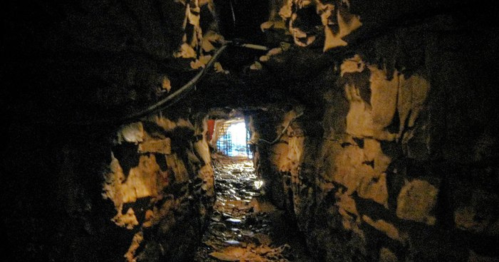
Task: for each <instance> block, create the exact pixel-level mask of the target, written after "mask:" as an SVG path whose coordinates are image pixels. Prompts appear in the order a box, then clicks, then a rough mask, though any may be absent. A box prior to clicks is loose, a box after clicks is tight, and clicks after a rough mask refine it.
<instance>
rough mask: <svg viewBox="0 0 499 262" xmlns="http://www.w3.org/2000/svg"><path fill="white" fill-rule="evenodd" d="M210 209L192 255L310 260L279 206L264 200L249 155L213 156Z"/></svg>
mask: <svg viewBox="0 0 499 262" xmlns="http://www.w3.org/2000/svg"><path fill="white" fill-rule="evenodd" d="M213 165H214V168H215V190H216V194H217V198H216V202H215V205H214V212H213V214H212V215H211V217H210V221H209V226H208V229H207V231H206V232H205V234H204V236H203V240H202V242H203V244H202V245H201V246H200V247H199V248H198V250H197V252H196V254H195V261H197V262H205V261H208V262H210V261H255V262H258V261H304V262H307V261H313V260H312V259H311V258H310V257H309V256H308V255H307V254H306V252H305V246H304V243H302V241H303V238H301V237H300V236H299V234H298V231H297V229H296V228H294V227H292V226H291V224H290V223H289V222H288V221H287V220H286V219H285V214H284V212H283V211H281V210H278V209H276V208H275V207H274V206H273V205H272V204H271V203H269V202H268V201H266V200H265V196H264V192H263V191H262V190H261V186H262V184H261V182H262V181H261V180H259V179H258V178H257V176H256V175H255V170H254V168H253V163H252V161H251V160H237V159H233V158H227V157H222V158H218V159H216V160H214V162H213Z"/></svg>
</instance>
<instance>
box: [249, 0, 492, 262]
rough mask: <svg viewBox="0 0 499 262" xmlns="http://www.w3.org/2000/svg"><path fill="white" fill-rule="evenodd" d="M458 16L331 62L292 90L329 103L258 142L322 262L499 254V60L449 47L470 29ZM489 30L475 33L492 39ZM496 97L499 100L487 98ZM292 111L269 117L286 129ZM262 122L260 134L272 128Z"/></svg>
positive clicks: (278, 190)
mask: <svg viewBox="0 0 499 262" xmlns="http://www.w3.org/2000/svg"><path fill="white" fill-rule="evenodd" d="M289 3H291V1H290V2H289ZM309 4H310V3H309ZM350 8H352V9H354V8H355V3H353V5H352V6H350ZM295 10H296V9H295ZM356 10H358V9H356ZM380 12H381V11H380ZM359 16H360V17H361V18H362V17H365V16H363V13H362V12H359ZM385 18H386V17H385ZM453 19H454V18H452V17H448V16H445V15H443V16H438V15H437V16H435V17H433V18H430V19H429V20H428V21H426V22H425V23H421V24H417V25H412V26H406V27H402V28H399V29H394V30H393V31H391V32H390V33H388V34H386V35H383V36H380V37H377V38H373V39H370V40H369V41H367V42H364V43H362V44H360V45H358V46H356V48H355V49H352V50H350V51H351V53H350V54H348V55H344V56H341V57H340V58H333V59H339V60H340V61H337V63H336V64H335V65H331V66H330V67H326V68H325V69H324V70H329V71H327V73H321V74H317V75H315V77H312V79H310V78H307V79H306V80H303V81H298V83H295V84H293V83H290V85H291V86H290V87H289V89H290V90H295V89H303V88H309V87H311V86H316V87H317V86H319V87H318V88H315V89H311V88H310V89H308V90H307V91H308V92H309V93H315V92H319V93H320V94H321V95H322V98H323V99H322V101H320V102H319V101H315V104H313V103H308V104H307V109H306V110H305V114H304V116H302V117H301V118H299V119H298V120H297V121H296V122H295V123H294V124H292V125H291V126H290V127H289V128H288V131H287V132H286V133H285V135H284V136H282V137H281V138H280V140H279V141H278V142H277V143H276V144H274V145H272V146H270V147H269V146H268V145H266V144H264V143H260V144H259V154H260V156H265V157H267V158H268V160H267V161H268V162H266V161H261V163H262V164H264V163H265V164H266V165H268V166H266V167H261V169H262V170H266V171H267V172H270V174H267V175H266V179H270V180H272V183H273V184H274V185H272V187H271V188H268V189H267V190H268V192H269V194H271V195H272V199H274V201H275V202H276V203H278V204H279V205H280V206H282V207H284V208H286V209H287V210H288V212H289V213H290V214H291V215H292V216H294V217H295V218H296V221H297V223H298V225H299V227H300V229H301V230H302V231H303V232H304V234H305V236H306V238H307V243H308V245H309V246H308V248H309V250H311V252H313V253H314V255H315V256H316V258H317V259H318V260H319V261H450V260H452V261H480V260H483V261H495V260H497V259H498V257H499V254H498V253H497V251H494V250H495V248H494V245H495V243H496V241H497V238H498V237H499V235H498V234H497V221H498V218H499V217H498V209H497V206H498V204H499V202H497V201H498V200H499V195H498V194H497V192H496V191H497V190H495V189H494V188H496V187H497V186H498V184H497V178H496V176H497V166H496V165H495V164H493V163H494V162H495V161H496V160H494V159H497V157H498V151H497V150H490V147H491V146H492V144H493V143H496V142H493V141H496V138H491V137H490V136H489V134H490V132H496V131H497V130H498V129H497V128H498V127H497V125H496V124H491V122H490V121H489V120H485V119H483V118H482V117H483V116H484V115H487V116H488V117H489V118H490V119H491V121H493V122H496V121H497V117H496V116H494V115H493V114H489V113H488V112H489V111H488V110H493V111H496V110H495V109H494V108H495V103H494V102H493V101H494V99H497V95H496V94H492V92H490V90H491V88H492V87H493V86H495V83H496V82H497V81H496V80H495V79H492V78H490V77H485V75H483V74H484V72H487V71H488V69H487V65H488V64H489V62H485V63H481V62H479V60H480V59H481V58H485V59H486V60H487V61H492V60H493V59H492V60H491V58H490V57H489V54H490V51H491V50H490V49H488V48H485V49H484V50H482V51H478V50H475V51H473V54H470V53H467V52H468V51H470V50H474V49H473V48H474V47H475V44H476V43H475V41H474V40H471V39H470V40H468V41H463V40H462V39H461V40H459V41H460V43H459V44H457V42H454V46H455V47H456V49H452V48H450V46H452V45H453V44H452V43H453V41H458V40H457V39H458V38H459V37H458V36H457V35H459V33H458V32H459V31H460V30H462V29H464V28H467V27H468V26H472V23H470V24H467V25H463V24H460V23H456V20H453ZM361 20H362V19H361ZM367 20H368V19H367ZM367 24H369V23H367ZM428 26H432V28H433V29H434V31H432V32H433V33H429V32H428V31H427V30H426V29H425V28H427V27H428ZM439 28H441V29H443V28H446V30H449V31H448V32H450V33H449V34H444V33H440V31H439ZM359 30H360V29H359ZM453 34H456V35H453ZM485 34H486V36H485V35H481V34H474V36H475V37H477V38H480V39H485V38H488V37H491V33H485ZM492 38H494V37H492ZM494 39H495V38H494ZM409 41H412V42H411V43H409ZM459 41H458V42H459ZM491 42H493V43H497V39H495V40H491ZM292 52H293V51H292ZM279 56H281V57H283V55H282V54H280V55H276V56H274V57H273V58H272V57H271V58H270V60H268V61H270V62H272V59H275V60H277V59H279ZM479 57H481V58H479ZM275 60H274V61H275ZM268 65H270V64H268ZM465 65H467V66H465ZM470 75H482V76H483V77H484V78H482V79H480V80H478V82H474V80H470V79H469V76H470ZM475 80H476V79H475ZM310 82H312V83H310ZM320 86H322V87H320ZM485 86H487V87H485ZM470 89H472V90H473V91H468V90H470ZM478 90H480V91H478ZM468 92H471V93H473V95H471V94H470V95H466V94H467V93H468ZM478 94H481V95H478ZM475 95H477V96H475ZM488 95H492V97H494V98H489V99H485V100H480V98H478V97H482V96H488ZM310 96H312V97H313V94H310ZM302 101H305V102H306V101H307V99H303V100H302ZM478 101H481V102H478ZM468 103H469V104H468ZM477 103H483V104H481V105H478V104H477ZM290 104H291V105H292V106H294V107H295V109H291V110H289V109H288V110H286V111H285V112H280V113H279V111H274V112H272V113H273V114H277V115H279V116H276V117H274V119H275V120H274V121H268V124H267V125H270V126H274V129H273V130H275V132H276V133H277V134H279V133H280V132H281V130H282V128H284V127H285V126H286V125H287V123H289V121H290V119H292V117H293V115H296V114H297V110H296V106H297V105H298V104H299V103H294V104H293V103H291V102H290ZM464 107H465V108H468V110H469V112H466V110H462V108H464ZM485 108H488V109H485ZM317 111H319V112H321V113H317ZM471 112H474V114H476V118H475V119H474V120H472V117H471V115H470V114H472V113H471ZM272 113H271V114H272ZM261 118H262V120H260V121H265V118H263V117H261ZM492 119H493V120H492ZM258 122H259V120H258V118H257V119H255V123H258ZM470 125H474V126H475V127H477V128H478V129H479V130H480V131H478V130H475V131H476V133H475V132H471V131H470V129H469V128H471V127H470ZM458 126H459V127H458ZM257 127H259V128H260V129H258V128H257V132H259V134H260V135H261V134H262V133H263V132H268V131H266V130H267V129H269V127H268V126H266V127H265V126H262V125H260V126H258V125H257ZM459 128H462V129H461V131H458V130H457V129H459ZM492 130H496V131H492ZM446 136H450V137H447V138H445V139H443V138H444V137H446ZM451 137H452V138H451ZM485 137H486V138H485ZM482 139H484V140H486V141H488V142H484V143H480V142H478V141H482ZM270 140H272V139H270ZM473 141H475V142H473ZM474 143H480V146H478V145H476V144H474ZM487 148H488V149H487ZM484 150H485V151H487V153H485V154H482V153H481V152H483V151H484ZM457 152H459V153H457ZM276 182H277V183H278V184H279V186H276V185H275V183H276ZM459 196H461V197H459ZM479 199H480V200H479ZM482 201H483V202H482ZM480 202H482V204H479V203H480ZM485 203H486V204H485Z"/></svg>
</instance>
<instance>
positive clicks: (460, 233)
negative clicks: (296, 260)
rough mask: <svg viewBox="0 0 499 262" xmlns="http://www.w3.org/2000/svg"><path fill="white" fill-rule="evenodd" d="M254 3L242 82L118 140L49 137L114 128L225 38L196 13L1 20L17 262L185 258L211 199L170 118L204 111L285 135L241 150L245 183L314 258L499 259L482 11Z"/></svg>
mask: <svg viewBox="0 0 499 262" xmlns="http://www.w3.org/2000/svg"><path fill="white" fill-rule="evenodd" d="M35 2H36V1H35ZM269 5H270V16H269V21H268V22H265V23H263V24H262V25H261V29H262V31H263V32H264V34H265V37H266V44H268V45H269V47H271V48H272V49H270V50H269V51H268V53H266V54H264V53H251V54H250V56H251V57H255V59H258V61H251V63H249V64H248V65H246V69H248V70H247V71H244V70H240V68H237V70H234V69H233V68H228V67H226V66H225V64H223V63H221V64H216V65H215V72H216V73H214V74H211V75H210V76H209V78H208V80H209V81H206V82H205V83H207V84H204V86H203V84H200V86H201V87H202V88H200V89H204V90H205V92H204V93H201V92H198V96H197V100H193V101H194V102H192V101H191V102H190V103H188V102H186V103H179V104H177V107H175V108H169V109H167V110H166V111H165V112H163V113H164V114H165V115H167V117H161V114H158V117H144V118H141V119H136V120H134V121H133V123H128V124H124V125H123V126H120V127H116V126H114V125H112V124H109V125H106V124H104V125H101V124H102V123H99V125H97V124H95V125H88V126H74V125H68V124H67V123H66V121H71V122H73V124H74V122H78V120H79V119H80V117H82V116H88V118H90V119H99V118H100V117H103V116H124V115H127V114H128V113H130V112H135V111H136V109H137V108H140V109H142V108H144V107H145V106H147V105H150V104H151V103H152V102H154V101H157V100H158V99H160V98H162V97H164V96H166V95H168V94H171V93H172V92H174V91H176V90H178V88H179V87H181V86H182V85H183V84H185V83H187V82H188V80H189V79H191V77H192V76H193V74H194V72H197V71H193V70H199V69H200V68H202V67H204V66H205V65H206V63H207V61H208V60H209V59H210V58H211V56H212V55H213V54H214V52H215V50H216V48H218V47H219V46H220V45H221V43H222V42H223V39H224V38H223V36H222V35H220V33H219V32H218V25H217V23H216V16H215V14H214V10H215V8H214V6H213V3H212V2H211V1H197V0H192V1H173V0H171V1H117V2H116V1H102V2H101V3H99V4H95V3H89V2H85V1H72V2H60V3H54V4H52V3H51V4H48V3H43V4H38V5H36V4H32V3H27V4H25V6H21V5H18V6H16V5H15V7H16V8H14V9H16V10H14V9H12V12H7V14H6V16H5V19H4V21H5V22H7V23H6V24H7V26H6V28H7V30H6V31H7V36H8V37H6V45H5V46H6V49H5V50H6V53H12V54H15V55H16V56H12V57H13V58H9V59H8V60H7V65H8V66H6V67H5V72H4V76H6V77H5V81H6V86H7V87H6V88H3V89H2V92H4V93H5V94H2V96H1V98H0V99H2V104H6V105H7V109H8V110H9V112H11V113H12V114H13V118H17V119H16V122H15V123H9V124H10V126H9V136H8V139H6V140H7V141H6V143H7V145H6V146H5V148H4V150H5V153H4V154H3V156H4V157H3V161H4V162H3V164H2V166H4V167H5V169H6V171H7V172H6V173H7V174H9V175H8V176H6V177H8V181H7V182H8V183H6V184H8V185H9V186H8V188H7V189H6V190H2V194H4V196H3V199H9V201H8V202H9V203H8V204H7V205H6V208H5V210H6V214H7V215H6V216H5V218H4V221H5V224H6V225H8V226H9V227H10V228H11V230H9V231H8V232H7V233H6V234H7V238H8V239H10V240H12V243H13V244H14V245H15V247H14V248H13V249H12V251H13V253H15V255H16V258H17V259H18V260H28V261H34V260H39V259H44V260H48V261H50V260H64V261H91V260H95V261H97V260H99V261H117V260H118V261H119V260H121V259H123V258H124V257H125V258H126V259H128V260H130V261H133V260H138V261H141V260H142V261H159V260H163V259H168V260H169V261H182V260H183V259H185V258H186V257H188V256H189V255H190V251H191V250H192V248H193V246H192V245H193V243H194V242H196V241H197V238H198V237H199V236H200V234H201V229H202V225H203V219H204V218H205V217H206V213H207V212H209V210H210V206H211V203H212V200H213V199H212V196H213V186H212V185H213V177H212V175H213V173H212V170H211V168H210V166H209V159H210V158H209V155H208V146H207V143H206V141H205V139H204V130H205V128H204V127H203V125H204V124H203V123H204V121H203V117H202V114H200V116H197V115H195V114H194V113H196V112H192V111H190V110H188V108H187V107H191V106H192V107H194V108H197V109H199V108H203V103H204V102H206V104H209V105H210V106H211V105H213V106H215V105H216V107H224V106H226V105H229V106H231V107H238V106H243V107H244V106H252V105H261V104H262V103H265V104H269V103H270V104H272V106H273V107H272V110H269V111H268V112H260V113H258V114H255V115H253V116H252V118H253V120H254V121H253V122H254V127H253V131H254V139H255V140H256V141H259V140H260V139H261V138H265V139H267V140H269V141H272V140H273V139H274V138H275V136H277V135H279V134H281V133H282V131H283V129H284V128H286V130H285V132H284V133H283V136H282V137H280V139H279V141H278V142H277V143H276V144H273V145H263V144H262V143H258V147H257V149H256V150H257V151H256V152H257V155H255V161H256V162H257V163H256V164H257V169H258V172H259V173H260V174H261V176H262V177H263V178H264V179H266V180H267V182H269V183H266V185H267V188H266V190H267V191H268V193H269V195H270V196H271V198H272V199H273V201H274V202H276V205H277V206H278V207H281V208H284V209H286V210H287V211H288V212H289V214H290V215H291V216H290V217H292V218H293V219H294V220H295V221H296V222H297V223H298V225H299V227H300V229H301V230H302V232H303V233H304V234H305V236H306V239H307V243H308V246H309V249H310V250H311V252H312V253H313V254H314V255H315V257H316V258H317V260H319V261H378V260H379V261H467V260H469V261H488V260H489V261H494V260H497V257H498V256H499V255H498V254H497V250H496V247H495V245H494V244H495V243H496V241H497V238H498V234H499V233H498V232H499V229H498V228H499V225H498V213H499V211H498V208H497V207H498V202H499V196H498V194H497V190H496V189H497V186H498V180H497V172H498V168H497V164H496V163H497V159H498V156H499V153H498V151H497V148H498V147H497V146H498V141H499V140H498V138H497V134H498V133H499V128H498V124H497V123H499V120H498V116H499V114H497V109H496V107H497V106H496V103H497V100H498V97H497V92H495V90H496V89H497V86H498V84H499V83H498V81H497V78H494V77H493V76H495V75H496V72H497V71H498V70H499V68H498V66H497V65H498V63H497V58H498V57H497V49H498V43H499V39H498V37H497V34H496V32H494V31H491V30H492V29H493V28H491V23H489V22H490V21H489V20H490V17H494V15H495V13H493V12H492V11H491V10H492V9H490V8H488V7H487V6H484V7H483V6H479V5H476V6H478V8H479V9H480V10H479V12H480V13H478V12H477V10H476V8H477V7H476V6H475V5H474V4H473V3H472V4H470V5H469V6H468V5H466V6H464V7H465V9H460V8H463V6H460V5H457V4H455V3H453V2H452V1H448V0H441V1H433V0H423V1H409V0H404V1H391V0H383V1H360V2H359V1H340V0H334V1H319V0H317V1H296V0H285V1H277V0H276V1H269ZM468 7H469V8H468ZM9 10H10V9H9ZM20 10H21V11H23V10H26V12H24V11H23V12H20ZM463 10H464V11H463ZM29 11H33V12H29ZM265 11H267V9H265ZM441 11H442V12H441ZM418 17H420V19H419V18H418ZM250 39H251V37H250ZM237 52H240V51H237ZM237 52H233V53H231V55H233V54H234V53H237ZM236 58H237V56H235V55H233V56H229V57H226V58H225V61H231V60H236ZM243 60H244V59H243ZM238 66H239V65H238ZM231 70H232V71H231ZM233 71H242V73H241V72H238V73H240V74H233ZM230 77H232V79H231V78H230ZM243 84H244V85H245V87H246V89H244V90H242V89H238V88H236V87H238V85H243ZM11 95H12V96H11ZM207 99H209V100H210V101H207ZM262 101H264V102H262ZM286 106H288V107H289V108H286ZM303 107H304V108H305V111H303ZM290 108H291V109H290ZM301 112H304V114H303V115H301ZM177 114H178V115H182V117H178V116H176V115H177ZM299 115H300V117H298V118H296V120H293V119H295V117H297V116H299ZM170 116H176V117H170ZM190 117H191V120H192V121H191V120H188V119H189V118H190ZM33 119H35V120H36V121H39V122H42V123H44V124H43V125H40V124H39V122H35V123H26V122H28V120H33ZM74 120H76V121H74ZM290 122H292V123H291V124H289V123H290ZM120 124H121V123H120ZM288 124H289V125H288ZM288 126H289V127H288ZM20 192H21V193H20ZM13 196H15V197H13ZM8 258H9V257H8ZM12 260H14V259H12Z"/></svg>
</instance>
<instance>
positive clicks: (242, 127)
mask: <svg viewBox="0 0 499 262" xmlns="http://www.w3.org/2000/svg"><path fill="white" fill-rule="evenodd" d="M218 125H219V127H218V129H217V135H216V143H215V144H216V149H217V150H218V151H219V152H221V153H222V154H224V155H226V156H229V157H233V158H241V159H252V158H253V154H252V153H251V151H250V148H249V143H248V142H249V139H250V133H249V130H248V128H247V126H246V123H245V122H244V119H243V118H241V117H239V118H234V119H229V120H227V121H219V123H218Z"/></svg>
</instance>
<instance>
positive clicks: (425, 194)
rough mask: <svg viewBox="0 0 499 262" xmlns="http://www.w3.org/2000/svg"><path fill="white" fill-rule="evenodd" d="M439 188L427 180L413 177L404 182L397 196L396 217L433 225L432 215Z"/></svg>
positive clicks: (434, 220)
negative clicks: (413, 178) (411, 179)
mask: <svg viewBox="0 0 499 262" xmlns="http://www.w3.org/2000/svg"><path fill="white" fill-rule="evenodd" d="M438 192H439V189H438V188H437V187H436V186H434V185H432V184H430V183H429V182H427V181H424V180H419V179H415V180H413V181H410V182H407V181H406V183H405V185H404V186H403V187H402V189H401V190H400V193H399V195H398V198H397V211H396V214H397V217H399V218H401V219H406V220H412V221H416V222H421V223H425V224H428V225H434V224H435V222H436V218H435V217H434V216H433V215H432V212H433V209H434V207H435V205H436V203H437V195H438Z"/></svg>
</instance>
